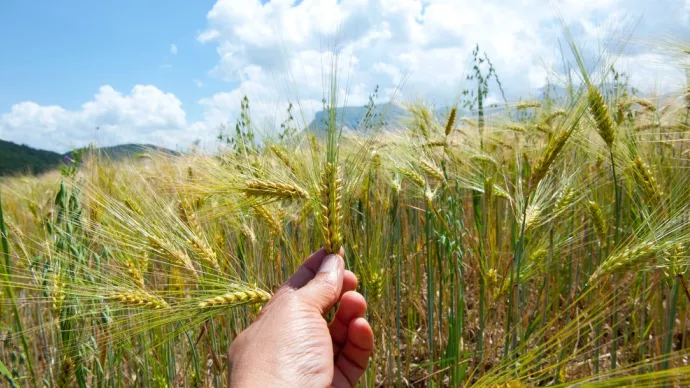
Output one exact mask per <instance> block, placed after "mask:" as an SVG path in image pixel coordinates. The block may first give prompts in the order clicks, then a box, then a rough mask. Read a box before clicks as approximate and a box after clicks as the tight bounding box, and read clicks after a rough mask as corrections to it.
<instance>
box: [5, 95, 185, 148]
mask: <svg viewBox="0 0 690 388" xmlns="http://www.w3.org/2000/svg"><path fill="white" fill-rule="evenodd" d="M187 127H188V125H187V120H186V117H185V112H184V110H183V109H182V103H181V102H180V100H179V99H178V98H177V97H176V96H175V95H173V94H172V93H164V92H163V91H161V90H159V89H158V88H156V87H155V86H151V85H136V86H134V87H133V88H132V90H131V91H130V92H129V94H122V93H120V92H118V91H116V90H115V89H113V88H112V87H111V86H109V85H105V86H102V87H101V88H100V89H99V90H98V93H96V94H95V95H94V97H93V99H92V100H91V101H89V102H86V103H84V104H83V105H82V106H81V108H80V109H79V110H67V109H64V108H62V107H59V106H41V105H38V104H36V103H34V102H21V103H18V104H15V105H13V106H12V108H11V109H10V111H9V112H7V113H5V114H2V115H0V137H2V138H3V139H5V140H9V141H14V142H17V143H26V144H29V145H31V146H34V147H39V148H44V149H51V150H55V151H61V152H64V151H67V150H69V149H71V148H74V147H81V146H85V145H87V144H89V143H90V142H93V141H98V143H99V144H102V145H113V144H121V143H130V142H134V143H150V144H155V145H163V146H167V147H173V148H174V147H176V146H177V145H185V146H186V145H187V144H185V143H186V142H189V141H190V136H189V135H187V134H185V131H184V130H185V129H186V128H187ZM97 128H98V130H97Z"/></svg>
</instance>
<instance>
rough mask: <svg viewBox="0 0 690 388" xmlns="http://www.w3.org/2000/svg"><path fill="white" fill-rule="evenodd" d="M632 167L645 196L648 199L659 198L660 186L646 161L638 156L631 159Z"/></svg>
mask: <svg viewBox="0 0 690 388" xmlns="http://www.w3.org/2000/svg"><path fill="white" fill-rule="evenodd" d="M632 168H633V170H634V171H635V176H636V178H637V180H638V181H639V182H640V183H641V186H642V188H643V189H644V191H645V193H646V194H647V196H648V197H649V198H650V199H653V198H661V196H662V195H663V193H662V192H661V188H660V187H659V184H658V183H657V181H656V178H654V174H652V171H651V170H650V168H649V166H647V163H645V162H644V161H643V160H642V158H639V157H638V158H636V159H635V160H634V161H633V165H632Z"/></svg>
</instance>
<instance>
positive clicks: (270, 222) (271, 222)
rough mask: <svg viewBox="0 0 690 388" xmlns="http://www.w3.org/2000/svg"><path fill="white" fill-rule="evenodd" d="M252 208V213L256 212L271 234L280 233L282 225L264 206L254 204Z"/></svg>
mask: <svg viewBox="0 0 690 388" xmlns="http://www.w3.org/2000/svg"><path fill="white" fill-rule="evenodd" d="M252 209H254V213H256V215H257V217H259V218H261V220H263V222H264V223H266V225H267V226H268V228H269V230H270V232H271V234H272V235H273V236H280V235H281V233H282V231H283V227H282V225H281V224H280V220H278V218H277V217H276V216H274V215H273V214H271V212H270V211H269V210H268V209H267V208H266V207H265V206H262V205H255V206H253V207H252Z"/></svg>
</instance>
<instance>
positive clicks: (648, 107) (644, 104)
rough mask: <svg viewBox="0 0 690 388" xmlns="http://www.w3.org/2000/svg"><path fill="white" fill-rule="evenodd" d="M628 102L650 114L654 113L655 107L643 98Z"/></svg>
mask: <svg viewBox="0 0 690 388" xmlns="http://www.w3.org/2000/svg"><path fill="white" fill-rule="evenodd" d="M630 102H631V103H633V104H637V105H639V106H641V107H643V108H645V109H646V110H648V111H650V112H654V111H656V107H655V106H654V104H652V102H651V101H649V100H646V99H644V98H633V99H632V100H630Z"/></svg>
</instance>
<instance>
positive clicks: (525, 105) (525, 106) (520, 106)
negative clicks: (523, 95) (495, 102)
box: [516, 101, 541, 109]
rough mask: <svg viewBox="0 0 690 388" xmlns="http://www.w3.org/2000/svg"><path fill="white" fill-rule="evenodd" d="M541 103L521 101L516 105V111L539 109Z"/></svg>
mask: <svg viewBox="0 0 690 388" xmlns="http://www.w3.org/2000/svg"><path fill="white" fill-rule="evenodd" d="M540 107H541V102H539V101H523V102H520V103H518V104H517V106H516V108H517V109H528V108H540Z"/></svg>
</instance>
